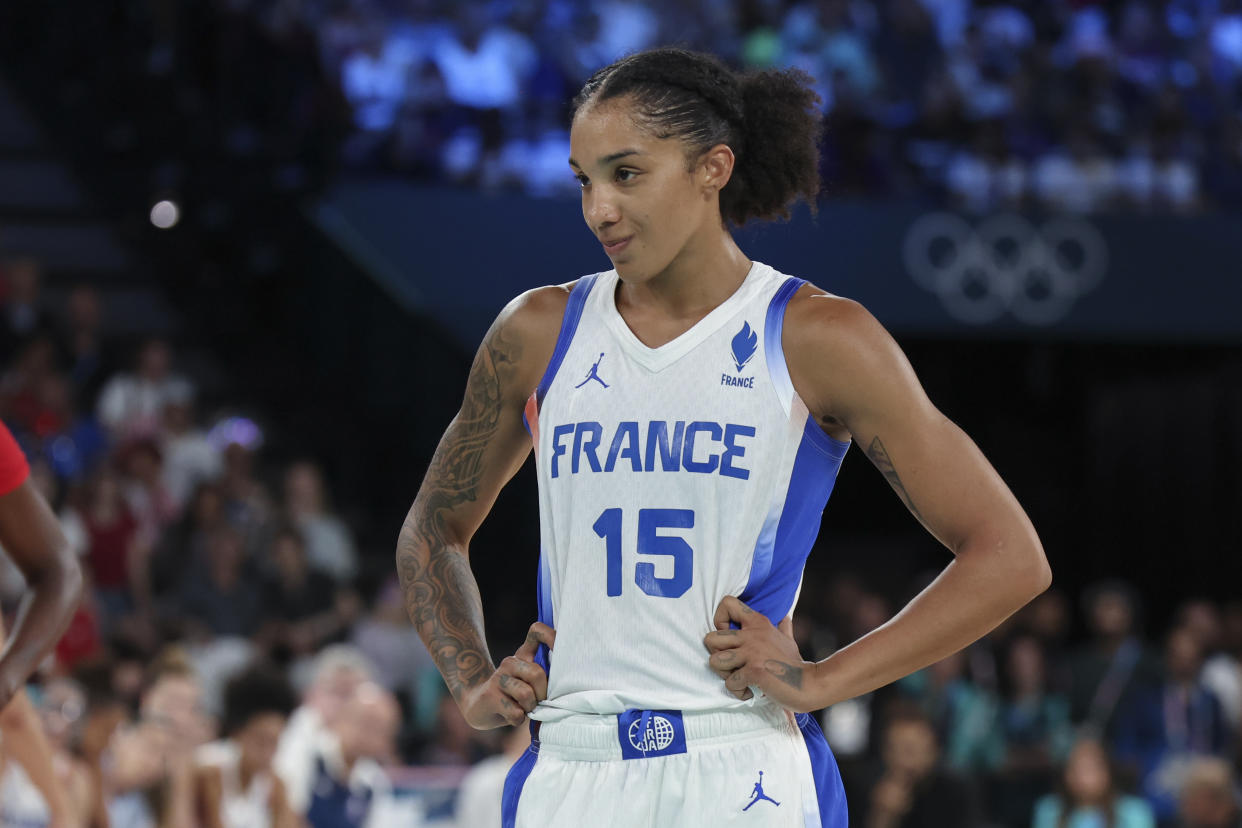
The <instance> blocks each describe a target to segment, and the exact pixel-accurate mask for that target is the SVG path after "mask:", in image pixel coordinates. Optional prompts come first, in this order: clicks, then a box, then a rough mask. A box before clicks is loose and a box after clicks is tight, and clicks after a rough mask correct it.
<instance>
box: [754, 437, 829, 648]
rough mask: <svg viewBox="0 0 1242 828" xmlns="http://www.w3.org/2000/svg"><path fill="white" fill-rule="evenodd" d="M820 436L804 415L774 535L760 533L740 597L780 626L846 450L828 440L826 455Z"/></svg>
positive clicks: (791, 600)
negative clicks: (800, 434)
mask: <svg viewBox="0 0 1242 828" xmlns="http://www.w3.org/2000/svg"><path fill="white" fill-rule="evenodd" d="M821 438H824V439H828V440H831V438H829V437H828V436H827V435H826V434H824V432H823V431H822V430H821V429H820V427H819V426H818V425H816V424H815V420H814V419H813V418H812V417H810V416H808V417H807V418H806V425H805V426H804V427H803V429H802V440H801V442H800V443H799V444H798V453H797V455H795V456H794V464H793V471H792V472H791V473H790V475H789V489H788V490H787V491H786V492H785V502H784V505H783V508H782V509H781V516H780V522H779V523H777V526H776V532H775V534H773V533H770V532H763V533H761V534H760V535H759V541H758V543H756V544H755V553H754V558H753V560H752V561H751V565H750V579H749V581H748V582H747V584H746V589H745V590H744V591H743V592H742V595H741V599H742V601H743V602H744V603H746V605H747V606H749V607H750V608H751V609H753V610H755V611H757V612H761V613H763V614H764V615H766V616H767V618H768V620H769V621H771V622H772V623H773V624H779V623H780V622H781V621H782V620H783V619H784V618H785V616H786V615H788V614H789V611H790V610H791V609H793V602H794V596H795V595H796V594H797V592H798V585H799V584H800V583H802V568H803V567H804V566H805V565H806V558H807V555H809V554H810V553H811V545H812V544H813V543H815V536H816V535H818V534H819V522H820V519H821V518H822V517H823V514H824V507H825V506H826V505H828V496H829V495H830V494H832V486H833V484H834V483H835V482H836V479H837V470H838V469H840V468H841V458H843V457H844V456H845V449H846V448H848V447H849V444H848V443H841V442H840V441H839V440H831V444H828V446H829V448H831V449H833V450H832V451H825V450H824V447H825V443H824V439H821ZM833 444H835V445H833Z"/></svg>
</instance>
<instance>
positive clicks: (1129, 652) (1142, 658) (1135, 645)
mask: <svg viewBox="0 0 1242 828" xmlns="http://www.w3.org/2000/svg"><path fill="white" fill-rule="evenodd" d="M1136 604H1137V597H1136V596H1135V594H1134V590H1133V589H1132V588H1131V587H1130V586H1129V585H1128V584H1125V583H1122V582H1120V581H1105V582H1102V583H1099V584H1096V585H1095V586H1094V587H1092V588H1091V589H1089V590H1088V591H1087V592H1086V593H1085V594H1084V596H1083V607H1084V609H1085V614H1086V616H1087V619H1086V620H1087V625H1088V627H1089V629H1090V632H1091V636H1092V638H1091V640H1090V641H1089V642H1088V643H1087V644H1085V645H1083V646H1082V647H1080V648H1079V649H1078V651H1077V652H1076V653H1075V654H1074V656H1073V658H1072V659H1071V674H1072V679H1073V684H1072V686H1071V688H1070V716H1071V718H1072V719H1073V720H1074V722H1075V723H1080V724H1081V723H1085V724H1088V725H1090V726H1091V727H1092V728H1093V729H1094V730H1095V732H1096V733H1102V734H1105V735H1111V734H1112V733H1113V731H1114V718H1115V715H1116V712H1117V710H1118V709H1119V708H1120V707H1122V706H1124V705H1125V703H1126V702H1127V701H1128V697H1129V696H1130V695H1131V693H1132V692H1133V690H1134V689H1135V688H1137V687H1142V686H1144V685H1147V684H1151V683H1153V682H1156V681H1158V680H1159V676H1160V667H1159V663H1158V662H1157V661H1156V660H1155V659H1154V658H1153V657H1152V656H1151V654H1150V653H1148V652H1147V649H1146V646H1145V645H1144V643H1143V641H1142V639H1140V638H1139V637H1138V634H1137V620H1136V615H1137V606H1136Z"/></svg>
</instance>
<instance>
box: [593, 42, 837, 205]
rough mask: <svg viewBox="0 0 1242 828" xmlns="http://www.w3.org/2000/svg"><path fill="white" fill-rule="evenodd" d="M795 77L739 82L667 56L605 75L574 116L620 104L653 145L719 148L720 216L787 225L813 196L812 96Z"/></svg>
mask: <svg viewBox="0 0 1242 828" xmlns="http://www.w3.org/2000/svg"><path fill="white" fill-rule="evenodd" d="M811 82H812V81H811V77H810V76H809V75H807V74H806V73H805V72H802V71H801V70H798V69H787V70H784V71H775V70H770V71H764V72H747V73H744V74H739V73H736V72H734V71H733V70H731V69H730V68H729V67H727V66H725V65H724V64H723V63H721V62H720V61H719V60H718V59H716V58H714V57H712V56H711V55H705V54H702V53H699V52H690V51H687V50H685V49H675V48H665V49H651V50H649V51H646V52H639V53H637V54H634V55H630V56H628V57H624V58H622V59H621V60H618V61H617V62H615V63H613V64H611V65H610V66H605V67H604V68H603V69H600V70H599V71H598V72H596V73H595V74H594V75H592V76H591V77H590V78H589V79H588V80H587V82H586V84H585V85H584V86H583V87H582V90H581V91H580V92H579V93H578V94H577V96H575V98H574V101H573V112H574V114H575V115H577V113H578V111H579V110H581V109H582V107H583V106H585V105H586V104H588V103H596V102H600V101H607V100H612V99H615V98H621V97H623V96H625V97H630V98H632V99H633V100H634V102H635V105H636V108H637V110H638V116H639V121H640V123H641V124H642V125H643V126H644V127H646V128H647V129H649V130H651V132H652V134H654V135H655V136H656V137H657V138H672V137H676V138H679V139H681V140H682V141H684V142H685V143H686V144H687V145H688V147H689V153H688V155H689V158H690V160H691V162H693V161H694V160H695V159H697V157H698V156H699V154H700V153H702V152H704V151H705V150H707V149H709V148H711V147H713V146H715V145H717V144H727V145H728V146H729V148H730V149H732V150H733V153H734V155H735V156H736V157H737V163H736V165H735V166H734V168H733V177H732V178H731V179H730V180H729V183H728V184H726V185H725V187H724V189H722V190H721V191H720V213H721V215H722V216H723V217H724V218H725V219H726V220H727V221H729V222H730V223H732V224H734V225H737V226H740V225H742V224H745V223H746V222H747V221H748V220H750V219H760V220H771V219H776V218H789V207H790V205H791V204H793V202H795V201H796V200H797V199H798V198H799V197H801V198H803V199H805V200H806V202H807V203H808V204H809V205H810V207H811V209H812V210H814V209H815V197H816V196H817V195H818V193H819V138H820V134H821V132H822V122H821V119H820V115H819V113H818V111H817V110H816V109H815V107H816V105H817V104H818V103H819V96H818V95H817V94H816V93H815V91H814V90H813V89H811V86H810V84H811Z"/></svg>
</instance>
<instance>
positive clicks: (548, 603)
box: [535, 549, 556, 673]
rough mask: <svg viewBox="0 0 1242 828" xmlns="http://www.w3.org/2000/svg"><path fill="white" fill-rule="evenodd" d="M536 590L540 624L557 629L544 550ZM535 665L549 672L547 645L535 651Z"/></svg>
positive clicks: (536, 580)
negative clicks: (553, 615)
mask: <svg viewBox="0 0 1242 828" xmlns="http://www.w3.org/2000/svg"><path fill="white" fill-rule="evenodd" d="M535 589H536V590H537V591H538V595H539V613H538V617H539V622H540V623H541V624H547V625H548V626H549V627H551V628H552V629H556V623H555V620H554V619H553V617H552V587H551V585H549V584H548V559H547V557H546V556H545V555H544V554H543V549H540V550H539V572H538V573H537V574H536V576H535ZM535 663H536V664H538V665H539V666H540V667H542V668H543V671H544V672H545V673H546V672H548V647H547V645H546V644H540V645H539V646H538V647H537V648H536V649H535Z"/></svg>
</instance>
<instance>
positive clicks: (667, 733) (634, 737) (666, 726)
mask: <svg viewBox="0 0 1242 828" xmlns="http://www.w3.org/2000/svg"><path fill="white" fill-rule="evenodd" d="M676 736H677V731H676V729H675V728H674V727H673V723H672V722H670V721H669V720H668V719H666V718H664V717H663V716H651V717H650V718H648V719H647V726H646V727H645V728H644V727H643V720H642V719H641V718H640V719H636V720H635V721H634V723H633V724H631V725H630V732H629V737H630V744H631V745H633V746H634V750H641V751H642V752H643V753H650V752H652V751H657V750H664V749H665V748H667V747H668V746H669V745H671V744H672V743H673V739H674V738H675V737H676Z"/></svg>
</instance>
